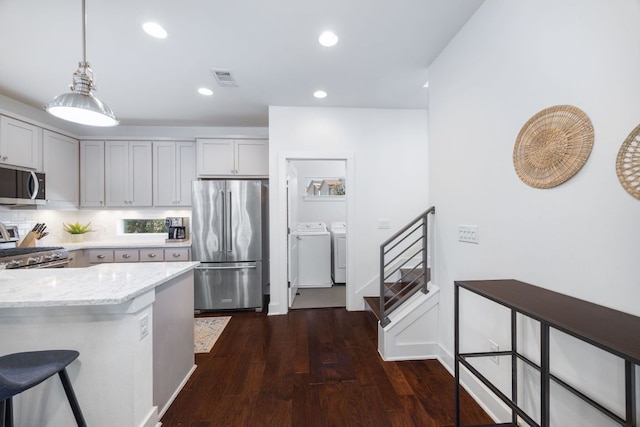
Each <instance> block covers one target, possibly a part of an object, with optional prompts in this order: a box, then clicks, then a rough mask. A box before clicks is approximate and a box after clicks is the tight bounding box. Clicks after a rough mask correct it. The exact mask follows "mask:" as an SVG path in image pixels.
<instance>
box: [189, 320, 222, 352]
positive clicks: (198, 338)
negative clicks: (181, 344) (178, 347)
mask: <svg viewBox="0 0 640 427" xmlns="http://www.w3.org/2000/svg"><path fill="white" fill-rule="evenodd" d="M229 320H231V316H225V317H201V318H198V319H195V322H194V323H193V337H194V341H195V352H196V353H209V352H210V351H211V349H212V348H213V345H214V344H215V343H216V341H217V340H218V338H219V337H220V335H221V334H222V331H223V330H224V328H225V326H227V323H229Z"/></svg>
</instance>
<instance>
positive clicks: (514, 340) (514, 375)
mask: <svg viewBox="0 0 640 427" xmlns="http://www.w3.org/2000/svg"><path fill="white" fill-rule="evenodd" d="M517 315H518V313H517V312H516V311H515V310H513V309H511V400H512V401H513V403H514V404H516V405H517V404H518V357H517V356H516V354H517V353H518V334H517V327H518V323H517ZM511 422H512V423H513V425H518V414H516V411H514V410H511Z"/></svg>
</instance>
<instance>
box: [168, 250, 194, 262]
mask: <svg viewBox="0 0 640 427" xmlns="http://www.w3.org/2000/svg"><path fill="white" fill-rule="evenodd" d="M164 260H165V261H167V262H170V261H189V249H188V248H176V249H165V250H164Z"/></svg>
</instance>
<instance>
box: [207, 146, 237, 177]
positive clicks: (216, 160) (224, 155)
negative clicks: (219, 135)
mask: <svg viewBox="0 0 640 427" xmlns="http://www.w3.org/2000/svg"><path fill="white" fill-rule="evenodd" d="M234 151H235V146H234V141H233V140H232V139H199V140H198V176H229V175H234V174H235V170H236V167H235V161H234Z"/></svg>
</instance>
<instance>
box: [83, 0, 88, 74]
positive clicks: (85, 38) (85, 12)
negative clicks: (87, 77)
mask: <svg viewBox="0 0 640 427" xmlns="http://www.w3.org/2000/svg"><path fill="white" fill-rule="evenodd" d="M86 3H87V2H86V0H82V62H83V63H84V64H85V66H86V64H87V4H86Z"/></svg>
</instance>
